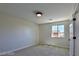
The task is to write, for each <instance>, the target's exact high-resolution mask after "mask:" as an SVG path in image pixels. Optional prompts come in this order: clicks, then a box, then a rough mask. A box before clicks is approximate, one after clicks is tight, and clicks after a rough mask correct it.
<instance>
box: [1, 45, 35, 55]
mask: <svg viewBox="0 0 79 59" xmlns="http://www.w3.org/2000/svg"><path fill="white" fill-rule="evenodd" d="M34 45H36V44H31V45H28V46H24V47H21V48H17V49H14V50H10V51H5V52H2V53H0V55H6V54H10V53H11V54H15V53H14V52H15V51H18V50H21V49H24V48H28V47H31V46H34Z"/></svg>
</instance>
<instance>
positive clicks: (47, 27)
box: [39, 21, 69, 48]
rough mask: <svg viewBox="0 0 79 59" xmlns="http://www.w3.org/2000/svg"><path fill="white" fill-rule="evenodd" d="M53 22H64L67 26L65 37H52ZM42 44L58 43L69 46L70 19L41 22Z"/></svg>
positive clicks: (61, 45)
mask: <svg viewBox="0 0 79 59" xmlns="http://www.w3.org/2000/svg"><path fill="white" fill-rule="evenodd" d="M53 24H64V26H65V30H64V31H65V37H64V38H51V31H52V25H53ZM39 29H40V32H39V33H40V36H39V39H40V44H50V45H56V46H60V47H67V48H68V47H69V41H68V38H69V21H63V22H55V23H48V24H40V25H39Z"/></svg>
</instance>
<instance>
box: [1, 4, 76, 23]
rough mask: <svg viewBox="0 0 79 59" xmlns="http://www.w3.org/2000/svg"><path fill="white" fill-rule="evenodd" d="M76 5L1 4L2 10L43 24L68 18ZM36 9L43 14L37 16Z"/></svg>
mask: <svg viewBox="0 0 79 59" xmlns="http://www.w3.org/2000/svg"><path fill="white" fill-rule="evenodd" d="M76 6H77V4H75V3H19V4H18V3H17V4H14V3H12V4H11V3H10V4H0V12H4V13H7V14H10V15H14V16H16V17H22V18H24V19H26V20H29V21H32V22H34V23H37V24H41V23H49V22H54V21H63V20H68V18H69V17H71V16H72V14H73V13H74V11H75V8H76ZM34 11H41V12H42V13H43V16H42V17H36V15H35V14H34ZM49 19H52V20H49Z"/></svg>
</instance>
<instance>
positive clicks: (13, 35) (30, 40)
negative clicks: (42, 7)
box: [0, 14, 39, 53]
mask: <svg viewBox="0 0 79 59" xmlns="http://www.w3.org/2000/svg"><path fill="white" fill-rule="evenodd" d="M38 30H39V29H38V25H37V24H35V23H32V22H29V21H25V20H24V19H21V18H16V17H14V16H10V15H4V14H0V53H3V52H7V51H12V50H15V49H18V48H23V47H28V46H32V45H36V44H38V43H39V31H38Z"/></svg>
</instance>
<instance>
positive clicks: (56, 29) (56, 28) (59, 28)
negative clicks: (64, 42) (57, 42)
mask: <svg viewBox="0 0 79 59" xmlns="http://www.w3.org/2000/svg"><path fill="white" fill-rule="evenodd" d="M51 37H58V38H60V37H62V38H63V37H64V25H53V26H52V33H51Z"/></svg>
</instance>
